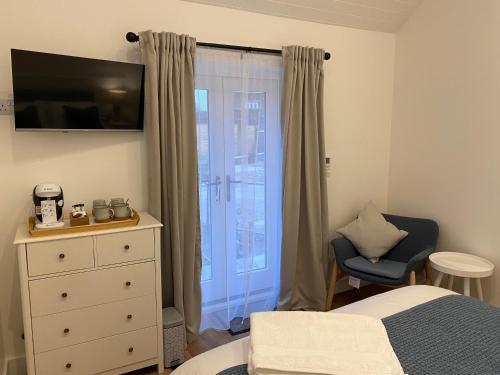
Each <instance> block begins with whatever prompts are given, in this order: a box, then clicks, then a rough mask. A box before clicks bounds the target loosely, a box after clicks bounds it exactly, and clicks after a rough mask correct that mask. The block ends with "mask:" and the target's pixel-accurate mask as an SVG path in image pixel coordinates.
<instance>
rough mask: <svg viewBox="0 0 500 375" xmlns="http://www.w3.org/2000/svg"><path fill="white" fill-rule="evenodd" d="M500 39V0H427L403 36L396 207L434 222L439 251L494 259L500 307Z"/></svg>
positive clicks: (392, 186)
mask: <svg viewBox="0 0 500 375" xmlns="http://www.w3.org/2000/svg"><path fill="white" fill-rule="evenodd" d="M498 35H500V2H499V1H498V0H481V1H470V0H426V1H424V2H423V3H422V4H421V6H420V7H419V8H418V9H417V11H416V13H415V14H414V15H413V16H412V18H411V19H410V21H409V22H408V23H407V24H406V25H405V26H404V27H403V29H402V30H401V31H400V32H399V33H398V35H397V42H396V65H395V86H394V117H393V124H392V142H391V164H390V165H391V166H390V179H389V209H390V211H392V212H396V213H401V214H409V215H417V216H425V217H431V218H434V219H436V220H437V221H438V222H439V224H440V229H441V233H440V240H439V249H440V250H448V251H465V252H471V253H474V254H477V255H480V256H484V257H486V258H488V259H490V260H491V261H493V262H494V263H495V264H496V267H497V273H496V275H495V276H494V277H493V278H492V279H489V280H487V281H485V284H486V286H487V293H486V296H485V297H486V298H487V299H488V300H489V301H491V302H493V303H495V304H497V305H500V274H499V272H498V268H500V231H499V229H498V225H499V222H500V221H499V213H500V169H499V168H500V148H499V146H498V145H499V139H500V126H499V125H500V123H499V119H500V116H499V115H500V110H499V109H500V64H499V61H500V43H499V41H498ZM483 285H484V284H483ZM457 288H460V290H462V289H461V288H462V284H461V283H460V284H458V285H457ZM473 289H474V288H473Z"/></svg>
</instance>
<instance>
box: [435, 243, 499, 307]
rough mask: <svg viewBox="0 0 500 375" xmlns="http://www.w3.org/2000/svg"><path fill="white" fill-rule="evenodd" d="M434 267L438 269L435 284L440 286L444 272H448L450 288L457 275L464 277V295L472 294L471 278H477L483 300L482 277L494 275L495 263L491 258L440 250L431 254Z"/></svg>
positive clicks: (478, 291)
mask: <svg viewBox="0 0 500 375" xmlns="http://www.w3.org/2000/svg"><path fill="white" fill-rule="evenodd" d="M429 260H430V262H431V266H432V268H434V269H435V270H436V271H438V272H439V273H438V275H437V277H436V280H435V281H434V286H439V285H440V284H441V281H442V280H443V274H445V273H446V274H448V275H449V278H448V289H451V288H452V287H453V280H454V277H455V276H458V277H463V278H464V295H466V296H470V279H471V278H472V279H476V286H477V293H478V297H479V299H480V300H481V301H482V300H483V288H482V287H481V278H482V277H488V276H491V275H493V270H494V269H495V265H494V264H493V263H491V262H490V261H489V260H487V259H484V258H481V257H478V256H476V255H472V254H465V253H456V252H439V253H433V254H431V256H429Z"/></svg>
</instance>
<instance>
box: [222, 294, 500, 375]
mask: <svg viewBox="0 0 500 375" xmlns="http://www.w3.org/2000/svg"><path fill="white" fill-rule="evenodd" d="M382 321H383V323H384V325H385V328H386V330H387V334H388V335H389V339H390V341H391V345H392V347H393V349H394V352H395V353H396V355H397V356H398V359H399V361H400V362H401V366H402V367H403V369H404V371H405V373H407V374H408V375H500V309H499V308H497V307H494V306H491V305H488V304H485V303H482V302H480V301H478V300H476V299H473V298H470V297H465V296H461V295H450V296H445V297H441V298H438V299H435V300H433V301H430V302H427V303H424V304H421V305H418V306H415V307H413V308H411V309H409V310H405V311H402V312H400V313H397V314H395V315H391V316H389V317H387V318H385V319H383V320H382ZM246 368H247V366H246V365H239V366H235V367H231V368H229V369H227V370H224V371H222V372H220V373H219V374H218V375H248V372H247V369H246Z"/></svg>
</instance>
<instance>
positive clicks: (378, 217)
mask: <svg viewBox="0 0 500 375" xmlns="http://www.w3.org/2000/svg"><path fill="white" fill-rule="evenodd" d="M337 232H339V233H340V234H342V235H343V236H344V237H346V238H347V239H348V240H349V241H351V242H352V244H353V245H354V247H355V248H356V249H357V250H358V252H359V253H360V254H361V255H362V256H364V257H365V258H367V259H368V260H370V261H371V262H372V263H376V262H378V260H379V258H380V257H381V256H382V255H384V254H385V253H387V252H388V251H389V250H391V249H392V248H393V247H394V246H396V245H397V244H398V242H399V241H401V240H402V239H403V238H405V237H406V236H407V235H408V232H406V231H404V230H399V229H398V228H396V227H395V226H394V225H393V224H391V223H389V222H388V221H387V220H385V218H384V217H383V216H382V214H381V213H380V211H379V210H378V209H377V207H376V206H375V205H374V204H373V202H371V201H370V202H368V204H367V205H366V207H365V208H364V209H363V210H362V211H361V212H360V213H359V215H358V218H357V219H356V220H354V221H353V222H351V223H349V224H347V225H346V226H345V227H342V228H340V229H337Z"/></svg>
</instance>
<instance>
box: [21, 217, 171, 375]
mask: <svg viewBox="0 0 500 375" xmlns="http://www.w3.org/2000/svg"><path fill="white" fill-rule="evenodd" d="M140 216H141V221H140V222H139V225H137V226H135V227H127V228H119V229H111V230H104V231H94V232H86V233H75V234H67V235H61V236H47V237H31V236H30V235H29V234H28V232H27V230H26V226H25V225H23V226H20V227H19V229H18V231H17V234H16V239H15V242H14V244H16V245H17V249H18V259H19V271H20V272H19V273H20V285H21V296H22V305H23V321H24V337H25V343H26V362H27V369H28V375H91V374H109V375H111V374H122V373H125V372H128V371H133V370H136V369H139V368H143V367H147V366H151V365H157V366H158V372H159V373H161V372H163V326H162V304H161V299H162V294H161V262H160V227H161V223H159V222H158V221H157V220H155V219H154V218H153V217H151V216H150V215H149V214H147V213H141V214H140Z"/></svg>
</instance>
